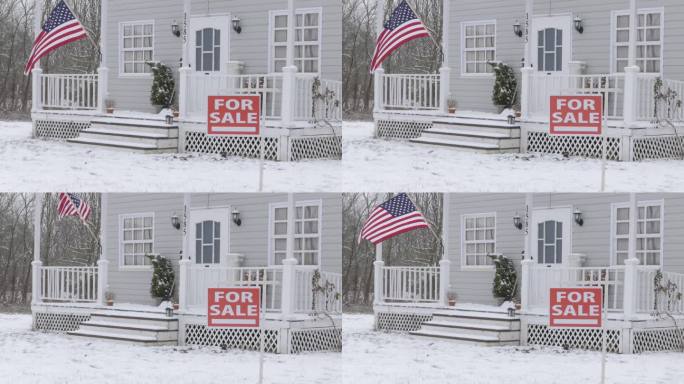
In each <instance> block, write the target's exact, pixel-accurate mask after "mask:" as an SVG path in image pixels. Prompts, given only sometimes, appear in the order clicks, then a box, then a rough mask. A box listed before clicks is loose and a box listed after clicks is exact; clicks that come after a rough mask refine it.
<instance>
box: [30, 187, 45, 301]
mask: <svg viewBox="0 0 684 384" xmlns="http://www.w3.org/2000/svg"><path fill="white" fill-rule="evenodd" d="M42 214H43V195H42V194H41V193H36V194H35V197H34V200H33V262H32V263H31V304H39V303H40V302H41V295H42V292H43V288H42V284H41V267H42V266H43V263H42V262H41V261H40V235H41V230H42V225H41V216H42Z"/></svg>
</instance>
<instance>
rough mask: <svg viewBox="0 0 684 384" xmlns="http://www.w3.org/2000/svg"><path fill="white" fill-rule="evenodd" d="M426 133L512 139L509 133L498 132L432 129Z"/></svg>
mask: <svg viewBox="0 0 684 384" xmlns="http://www.w3.org/2000/svg"><path fill="white" fill-rule="evenodd" d="M424 133H434V134H441V135H453V136H476V137H488V138H491V139H510V138H511V136H510V134H508V133H502V132H497V131H492V132H487V131H484V130H483V131H474V130H466V129H451V128H432V129H428V130H426V131H424Z"/></svg>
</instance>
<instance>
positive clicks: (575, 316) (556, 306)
mask: <svg viewBox="0 0 684 384" xmlns="http://www.w3.org/2000/svg"><path fill="white" fill-rule="evenodd" d="M549 296H550V298H551V303H550V305H549V310H550V313H549V326H550V327H563V328H600V327H601V324H602V316H603V290H602V289H601V288H600V287H598V288H596V287H592V288H551V293H550V295H549Z"/></svg>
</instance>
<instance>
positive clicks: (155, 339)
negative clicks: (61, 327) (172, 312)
mask: <svg viewBox="0 0 684 384" xmlns="http://www.w3.org/2000/svg"><path fill="white" fill-rule="evenodd" d="M68 334H69V335H72V336H81V337H91V338H101V339H106V340H113V341H119V342H130V343H143V344H146V345H161V344H163V345H167V344H168V345H177V344H178V319H177V318H174V317H167V316H165V315H164V314H159V313H149V312H123V311H121V312H119V311H98V312H95V313H92V314H91V315H90V320H88V321H85V322H83V323H81V324H80V325H79V329H78V330H76V331H73V332H69V333H68Z"/></svg>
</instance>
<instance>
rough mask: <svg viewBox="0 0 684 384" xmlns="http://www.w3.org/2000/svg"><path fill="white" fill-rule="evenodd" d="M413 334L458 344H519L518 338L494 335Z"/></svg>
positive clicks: (427, 332) (416, 332) (413, 333)
mask: <svg viewBox="0 0 684 384" xmlns="http://www.w3.org/2000/svg"><path fill="white" fill-rule="evenodd" d="M409 334H411V335H413V336H419V337H427V338H432V339H439V340H449V341H455V342H458V343H459V344H470V345H480V346H488V347H491V346H496V347H498V346H505V345H520V341H519V340H506V341H502V340H499V339H498V338H496V337H491V336H479V335H468V334H461V333H452V332H438V331H424V330H419V331H413V332H409Z"/></svg>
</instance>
